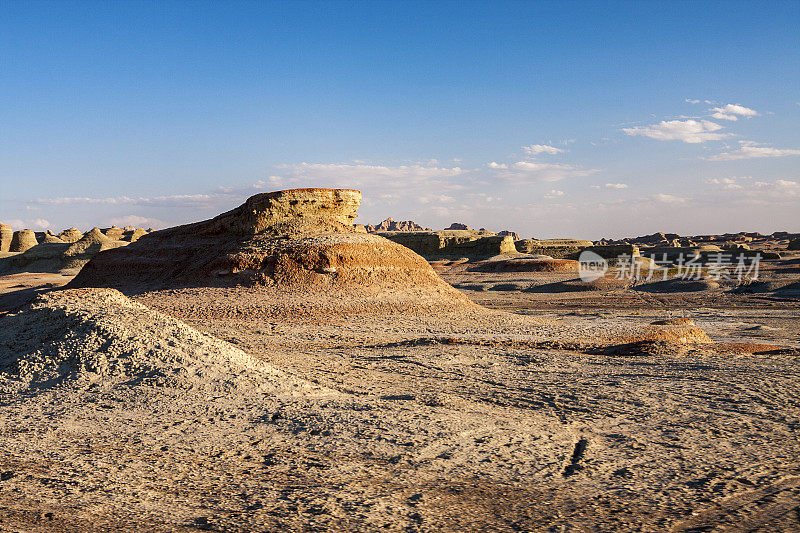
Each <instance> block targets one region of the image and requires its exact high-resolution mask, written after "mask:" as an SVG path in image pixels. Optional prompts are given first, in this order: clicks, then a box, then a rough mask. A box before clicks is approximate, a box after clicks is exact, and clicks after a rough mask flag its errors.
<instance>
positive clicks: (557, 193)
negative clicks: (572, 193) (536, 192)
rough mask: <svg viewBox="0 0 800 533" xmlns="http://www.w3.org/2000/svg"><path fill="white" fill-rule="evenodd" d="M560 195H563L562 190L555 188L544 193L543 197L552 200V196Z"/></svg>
mask: <svg viewBox="0 0 800 533" xmlns="http://www.w3.org/2000/svg"><path fill="white" fill-rule="evenodd" d="M562 196H564V191H557V190H555V189H553V190H551V191H550V192H549V193H547V194H545V195H544V197H545V198H547V199H548V200H552V199H553V198H561V197H562Z"/></svg>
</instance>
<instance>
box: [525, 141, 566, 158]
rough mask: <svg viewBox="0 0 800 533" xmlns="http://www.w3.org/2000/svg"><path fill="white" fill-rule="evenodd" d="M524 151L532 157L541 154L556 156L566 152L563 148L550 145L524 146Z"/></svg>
mask: <svg viewBox="0 0 800 533" xmlns="http://www.w3.org/2000/svg"><path fill="white" fill-rule="evenodd" d="M522 149H523V150H524V151H525V153H526V154H527V155H529V156H531V157H533V156H537V155H539V154H549V155H555V154H560V153H562V152H563V151H564V150H562V149H561V148H556V147H555V146H550V145H549V144H531V145H528V146H523V147H522Z"/></svg>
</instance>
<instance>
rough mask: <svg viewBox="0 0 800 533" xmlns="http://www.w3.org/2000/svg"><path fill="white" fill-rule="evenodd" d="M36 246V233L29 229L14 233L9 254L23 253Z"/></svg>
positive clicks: (37, 242)
mask: <svg viewBox="0 0 800 533" xmlns="http://www.w3.org/2000/svg"><path fill="white" fill-rule="evenodd" d="M37 244H39V241H37V240H36V233H34V232H33V231H31V230H29V229H23V230H20V231H15V232H14V235H13V237H12V238H11V246H10V248H9V252H24V251H26V250H28V249H29V248H33V247H34V246H36V245H37Z"/></svg>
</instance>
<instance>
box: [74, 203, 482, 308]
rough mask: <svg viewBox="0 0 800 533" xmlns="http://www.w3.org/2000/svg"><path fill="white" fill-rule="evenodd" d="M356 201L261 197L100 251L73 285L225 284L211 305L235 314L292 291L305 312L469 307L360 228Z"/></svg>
mask: <svg viewBox="0 0 800 533" xmlns="http://www.w3.org/2000/svg"><path fill="white" fill-rule="evenodd" d="M360 204H361V193H360V192H359V191H356V190H352V189H293V190H287V191H277V192H271V193H263V194H258V195H256V196H253V197H251V198H249V199H248V200H247V201H246V202H245V203H244V204H242V205H241V206H239V207H237V208H236V209H233V210H231V211H228V212H227V213H223V214H221V215H219V216H217V217H215V218H213V219H211V220H206V221H203V222H197V223H194V224H188V225H184V226H178V227H175V228H170V229H166V230H162V231H156V232H153V233H150V234H148V235H145V236H143V237H141V238H140V239H139V240H137V241H136V242H133V243H131V244H130V245H128V246H126V247H124V248H119V249H116V250H110V251H108V252H104V253H101V254H98V255H96V256H95V257H94V258H93V259H92V260H91V261H90V262H89V263H88V264H87V265H86V266H85V267H84V268H83V270H82V271H81V272H80V274H79V275H78V276H77V277H76V278H75V279H74V280H73V282H72V283H71V284H70V286H71V287H112V288H118V289H120V290H122V291H123V292H126V293H143V292H148V291H154V290H160V289H183V288H195V289H198V290H201V291H203V290H205V289H209V288H212V287H213V288H216V289H220V290H222V289H226V290H224V291H222V292H220V293H219V294H222V293H223V292H224V294H225V295H226V296H225V298H222V299H220V298H215V300H216V302H211V301H209V302H208V304H209V306H212V307H213V306H215V305H225V304H224V303H223V302H222V300H225V301H227V302H229V303H230V302H233V301H236V302H238V303H236V307H237V309H238V312H246V311H243V309H244V308H245V307H249V308H250V309H255V308H258V309H260V310H261V311H259V312H262V311H263V310H264V308H265V307H270V306H275V305H281V302H283V301H284V300H286V298H287V297H288V295H292V294H293V295H295V296H297V298H298V300H296V301H295V302H294V303H293V304H292V305H295V304H296V305H298V306H301V307H302V308H303V309H305V310H309V309H312V308H315V307H324V308H326V309H330V310H333V309H341V308H343V307H347V306H351V305H356V306H357V303H356V302H363V303H365V305H369V306H373V307H378V308H383V307H387V308H388V307H398V306H399V307H403V306H404V305H406V304H408V305H411V306H418V305H422V306H431V307H438V306H441V307H452V306H458V305H470V304H469V302H468V300H467V299H466V298H465V297H463V296H462V295H461V294H460V293H459V292H458V291H456V290H455V289H453V288H452V287H450V286H449V285H448V284H446V283H445V282H444V281H442V280H441V279H440V278H439V277H438V276H437V275H436V274H435V273H434V271H433V269H432V268H431V267H430V265H429V264H428V263H427V262H426V261H425V260H424V259H423V258H422V257H420V256H419V255H417V254H415V253H414V252H413V251H411V250H409V249H408V248H406V247H404V246H401V245H399V244H396V243H393V242H391V241H389V240H387V239H384V238H383V237H380V236H378V235H372V234H367V233H360V232H357V230H356V229H355V228H354V226H353V221H354V220H355V218H356V214H357V210H358V207H359V206H360ZM227 289H233V290H234V292H233V293H232V292H230V290H227ZM236 291H243V292H244V293H248V296H247V297H246V298H244V297H241V294H238V293H236ZM265 291H266V292H265ZM256 293H258V294H260V295H261V296H258V297H256V296H254V295H255V294H256ZM266 293H269V294H271V297H269V298H268V297H265V296H264V294H266ZM204 294H210V293H209V292H208V291H206V292H205V293H204ZM237 294H238V295H237ZM195 296H196V298H195V301H197V298H201V296H202V295H200V296H198V295H195ZM243 298H244V299H246V300H247V301H248V302H249V303H248V304H247V305H245V304H243V303H242V301H243ZM168 299H169V298H168V297H164V298H163V300H164V301H166V300H168ZM201 299H202V298H201ZM301 300H302V301H301ZM187 305H189V304H188V303H187ZM231 305H233V304H231ZM220 312H221V311H220ZM253 312H255V311H253Z"/></svg>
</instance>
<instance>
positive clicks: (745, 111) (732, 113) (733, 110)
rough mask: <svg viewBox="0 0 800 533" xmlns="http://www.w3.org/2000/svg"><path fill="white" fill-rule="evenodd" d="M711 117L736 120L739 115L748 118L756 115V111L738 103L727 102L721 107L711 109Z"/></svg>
mask: <svg viewBox="0 0 800 533" xmlns="http://www.w3.org/2000/svg"><path fill="white" fill-rule="evenodd" d="M711 111H712V112H713V113H712V115H711V116H712V117H714V118H717V119H720V120H738V118H739V117H740V116H742V117H746V118H750V117H756V116H758V111H756V110H755V109H750V108H749V107H744V106H742V105H738V104H727V105H725V106H723V107H714V108H712V109H711Z"/></svg>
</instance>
